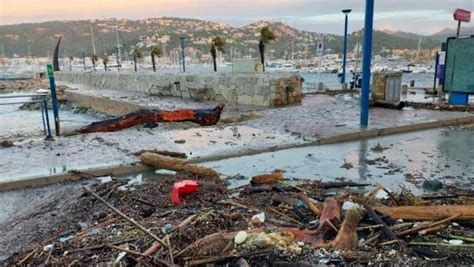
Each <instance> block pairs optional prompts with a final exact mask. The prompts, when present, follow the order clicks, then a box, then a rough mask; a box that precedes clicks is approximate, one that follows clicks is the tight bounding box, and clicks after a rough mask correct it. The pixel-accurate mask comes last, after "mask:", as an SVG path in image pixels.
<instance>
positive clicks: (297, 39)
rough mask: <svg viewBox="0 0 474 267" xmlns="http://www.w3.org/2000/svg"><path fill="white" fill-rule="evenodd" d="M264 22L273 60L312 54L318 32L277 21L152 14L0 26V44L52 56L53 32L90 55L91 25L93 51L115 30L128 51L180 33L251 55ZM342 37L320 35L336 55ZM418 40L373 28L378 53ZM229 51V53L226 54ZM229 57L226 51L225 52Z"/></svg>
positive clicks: (73, 52)
mask: <svg viewBox="0 0 474 267" xmlns="http://www.w3.org/2000/svg"><path fill="white" fill-rule="evenodd" d="M264 25H270V27H271V28H272V29H273V30H274V31H275V32H276V35H277V37H278V39H277V41H276V42H275V43H273V44H272V45H271V46H270V53H271V56H272V57H275V58H288V57H290V55H291V51H294V58H304V57H305V56H306V57H311V56H314V53H315V42H316V41H317V40H320V39H321V38H323V35H321V34H318V33H314V32H307V31H300V30H296V29H294V28H291V27H289V26H287V25H285V24H283V23H280V22H262V21H260V22H256V23H253V24H250V25H246V26H243V27H240V28H237V27H232V26H230V25H227V24H220V23H214V22H210V21H203V20H197V19H183V18H151V19H143V20H127V19H121V20H119V19H107V20H89V21H85V20H83V21H51V22H44V23H33V24H18V25H3V26H0V45H3V46H4V50H5V54H6V56H9V57H11V56H13V54H14V53H15V54H17V55H20V56H26V55H28V54H31V55H33V56H47V55H51V54H52V51H53V48H54V45H55V43H56V40H57V38H58V36H60V35H62V36H63V45H62V49H61V54H62V56H80V55H81V54H82V53H85V54H86V55H91V54H92V45H91V37H90V29H91V27H92V29H93V31H94V36H95V44H96V47H97V54H99V55H102V54H104V53H111V52H112V51H113V47H114V46H115V44H116V42H117V41H116V39H117V38H116V33H115V30H114V29H115V28H117V29H118V31H119V39H120V42H121V43H122V44H123V46H124V47H126V48H127V49H129V48H130V46H131V45H136V44H139V45H140V46H144V47H150V46H151V45H153V44H159V45H160V46H163V47H164V49H165V53H168V52H169V51H170V50H173V49H177V47H178V44H179V38H180V37H186V40H187V46H188V47H192V48H194V49H196V51H195V52H196V55H198V56H199V55H203V54H207V53H208V50H209V43H210V40H211V39H212V37H213V36H216V35H221V36H223V37H225V38H226V40H227V42H228V48H230V47H233V51H234V53H240V54H245V55H248V54H249V53H252V54H253V55H254V56H256V53H257V51H258V46H257V44H258V32H259V30H260V28H261V27H262V26H264ZM342 40H343V37H342V36H337V35H328V34H325V35H324V41H325V48H326V49H327V50H328V52H333V53H341V51H342ZM357 42H362V31H357V32H355V33H353V34H351V35H350V39H349V47H350V48H352V47H354V45H355V44H356V43H357ZM437 46H439V41H437V40H434V39H432V38H424V39H423V43H422V48H423V49H432V48H434V47H437ZM417 47H418V38H413V37H412V36H400V35H399V34H398V35H397V34H396V33H387V32H383V31H375V33H374V50H375V53H380V52H381V51H382V50H384V48H385V49H396V48H398V49H416V48H417ZM228 54H229V53H228ZM228 56H229V55H228Z"/></svg>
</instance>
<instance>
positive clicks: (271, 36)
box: [258, 26, 276, 71]
mask: <svg viewBox="0 0 474 267" xmlns="http://www.w3.org/2000/svg"><path fill="white" fill-rule="evenodd" d="M275 40H276V35H275V33H274V32H272V31H271V30H270V27H268V26H265V27H263V28H262V29H261V30H260V42H259V44H258V51H259V52H260V61H261V62H262V66H263V71H265V45H267V44H269V43H271V42H272V41H275Z"/></svg>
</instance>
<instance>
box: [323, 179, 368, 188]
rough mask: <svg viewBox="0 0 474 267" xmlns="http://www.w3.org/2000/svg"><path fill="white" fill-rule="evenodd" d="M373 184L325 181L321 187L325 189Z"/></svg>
mask: <svg viewBox="0 0 474 267" xmlns="http://www.w3.org/2000/svg"><path fill="white" fill-rule="evenodd" d="M370 185H371V184H358V183H354V182H350V181H349V182H324V183H320V184H319V187H320V188H324V189H330V188H341V187H364V186H370Z"/></svg>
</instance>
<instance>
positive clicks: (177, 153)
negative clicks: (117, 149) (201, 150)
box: [133, 149, 188, 159]
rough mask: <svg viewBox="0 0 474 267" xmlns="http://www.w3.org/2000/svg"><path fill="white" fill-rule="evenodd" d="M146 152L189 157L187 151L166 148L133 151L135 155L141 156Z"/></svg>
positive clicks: (181, 157) (183, 157)
mask: <svg viewBox="0 0 474 267" xmlns="http://www.w3.org/2000/svg"><path fill="white" fill-rule="evenodd" d="M145 152H150V153H155V154H160V155H163V156H168V157H172V158H180V159H187V158H188V156H187V155H186V153H181V152H173V151H166V150H156V149H151V150H147V149H143V150H140V151H138V152H135V153H133V155H135V156H140V155H141V154H143V153H145Z"/></svg>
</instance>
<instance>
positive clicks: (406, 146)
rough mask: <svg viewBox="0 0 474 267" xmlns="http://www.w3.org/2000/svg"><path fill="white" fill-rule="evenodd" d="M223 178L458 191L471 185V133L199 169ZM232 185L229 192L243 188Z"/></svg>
mask: <svg viewBox="0 0 474 267" xmlns="http://www.w3.org/2000/svg"><path fill="white" fill-rule="evenodd" d="M204 165H205V166H207V167H211V168H214V169H216V170H218V171H219V172H220V173H222V174H223V175H225V176H235V175H237V174H240V175H243V176H245V177H251V176H253V175H256V174H261V173H267V172H272V171H274V170H275V169H280V170H283V171H284V172H285V177H286V178H288V179H290V180H295V179H309V180H334V179H336V178H342V177H343V178H347V179H350V180H353V181H355V182H364V183H365V182H368V183H374V184H375V183H376V182H381V183H382V184H383V185H384V186H386V187H388V188H390V189H392V190H399V189H400V186H405V187H407V188H409V189H412V190H415V191H417V190H416V188H415V185H418V186H421V184H422V183H423V181H424V179H439V180H440V181H442V182H443V183H444V184H456V185H458V186H463V185H469V186H471V185H472V183H473V182H474V127H473V126H471V127H456V128H445V129H438V130H427V131H420V132H414V133H407V134H400V135H393V136H386V137H380V138H374V139H370V140H360V141H353V142H346V143H340V144H332V145H320V146H312V147H306V148H297V149H289V150H282V151H278V152H271V153H264V154H259V155H254V156H248V157H241V158H232V159H226V160H222V161H215V162H209V163H206V164H204ZM248 181H249V179H246V180H238V181H236V180H231V183H232V185H233V186H240V185H243V184H245V183H248Z"/></svg>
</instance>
